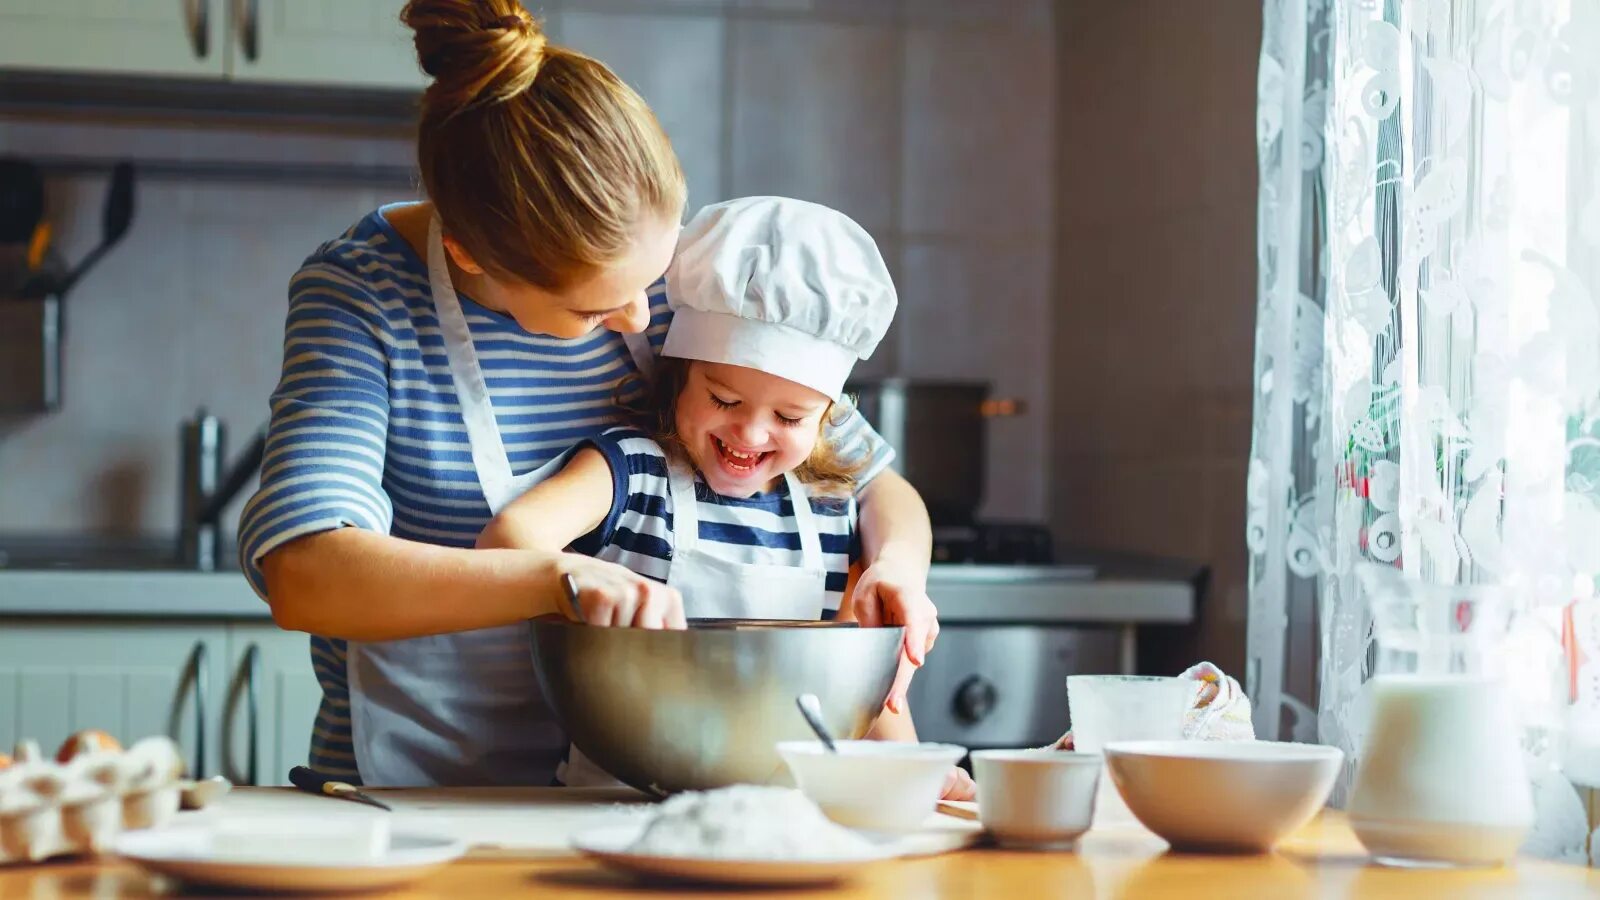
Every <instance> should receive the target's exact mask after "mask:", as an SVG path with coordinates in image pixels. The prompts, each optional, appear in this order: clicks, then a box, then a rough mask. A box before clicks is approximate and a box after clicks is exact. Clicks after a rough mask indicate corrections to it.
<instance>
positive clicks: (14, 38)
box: [0, 0, 230, 78]
mask: <svg viewBox="0 0 1600 900" xmlns="http://www.w3.org/2000/svg"><path fill="white" fill-rule="evenodd" d="M228 5H230V4H228V3H226V2H225V0H187V2H185V0H76V2H71V3H63V2H61V0H7V2H6V3H4V4H0V67H3V68H8V69H55V70H71V71H77V72H117V73H125V74H134V75H166V76H193V77H207V78H220V77H222V75H223V73H224V64H225V60H224V57H225V53H224V47H223V39H224V35H225V30H224V29H225V27H226V22H225V18H226V15H227V14H226V11H225V7H226V6H228Z"/></svg>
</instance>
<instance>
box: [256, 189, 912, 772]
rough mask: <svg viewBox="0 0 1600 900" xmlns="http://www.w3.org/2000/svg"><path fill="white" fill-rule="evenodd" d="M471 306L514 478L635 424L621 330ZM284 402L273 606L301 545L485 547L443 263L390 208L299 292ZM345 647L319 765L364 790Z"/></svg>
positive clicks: (656, 302) (327, 667)
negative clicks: (570, 327) (359, 533)
mask: <svg viewBox="0 0 1600 900" xmlns="http://www.w3.org/2000/svg"><path fill="white" fill-rule="evenodd" d="M649 295H650V326H649V329H648V331H647V335H648V337H649V340H650V344H651V346H652V347H653V348H655V349H656V350H657V351H658V352H659V350H660V347H661V343H662V341H663V340H665V336H666V330H667V324H668V322H669V321H670V320H671V312H670V311H669V310H668V308H667V303H666V296H665V286H664V284H662V283H657V284H656V285H655V286H653V287H652V288H651V289H650V291H649ZM461 305H462V308H463V311H464V312H465V314H466V318H467V325H468V329H469V330H470V332H471V334H472V341H473V346H474V348H475V349H476V351H477V354H478V358H479V361H480V365H481V366H482V368H483V370H484V378H485V380H486V381H487V383H488V386H489V392H490V399H491V404H492V406H493V408H494V414H495V419H496V421H497V422H498V424H499V426H500V434H501V440H502V441H503V442H504V443H505V448H506V454H507V456H508V457H509V458H510V461H511V468H512V471H513V473H514V474H519V475H520V474H523V473H526V472H529V471H532V470H533V469H535V468H537V467H539V466H541V465H543V464H544V463H546V462H548V461H550V460H551V459H554V458H555V457H556V456H557V455H559V454H560V453H561V452H562V451H564V450H566V449H567V448H569V447H571V446H572V445H573V444H575V443H577V442H578V441H581V440H584V439H586V438H591V437H594V436H595V435H598V434H600V433H601V432H603V431H605V430H606V429H608V428H610V427H612V426H614V425H616V424H617V423H618V422H619V421H620V419H621V415H620V413H619V411H618V410H617V408H616V404H615V397H614V394H615V391H616V388H617V385H618V383H619V382H620V381H622V379H623V378H624V377H626V376H628V375H631V374H634V373H635V371H636V369H635V367H634V364H633V361H632V358H631V357H630V356H629V354H628V351H627V347H626V345H625V344H624V342H623V340H622V337H621V336H620V335H618V334H616V333H614V332H611V331H607V330H605V329H597V330H595V331H593V332H591V333H590V334H588V335H585V336H584V337H581V338H574V339H571V340H567V339H561V338H554V337H548V336H544V335H536V334H529V333H528V332H526V331H524V330H522V328H520V327H519V326H518V325H517V324H516V322H515V321H513V320H512V319H511V318H510V317H509V316H505V315H503V314H501V313H497V312H495V311H493V310H490V309H487V308H485V307H483V306H480V305H478V304H477V303H474V302H473V301H472V300H471V298H469V297H466V296H462V297H461ZM271 404H272V419H271V423H270V425H269V426H268V434H267V447H266V455H265V458H264V459H263V460H262V466H261V487H260V489H259V490H258V491H257V492H256V494H255V496H254V497H252V498H251V499H250V501H249V503H248V504H247V505H246V507H245V510H244V513H243V515H242V516H241V518H240V522H239V545H240V550H239V553H240V558H241V562H242V564H243V566H244V571H245V574H246V576H247V577H248V578H249V580H250V584H251V586H252V587H253V588H254V589H255V590H256V592H257V593H258V594H260V595H261V596H262V597H265V596H266V585H265V583H264V581H263V579H262V575H261V569H260V565H259V563H260V560H261V558H262V557H263V556H264V555H266V554H267V553H269V552H271V551H272V550H273V549H274V548H276V547H279V546H281V545H282V544H283V543H285V542H287V541H290V540H293V539H295V538H297V537H302V536H304V535H308V534H312V533H315V532H319V531H327V530H330V529H334V528H341V527H346V526H354V527H357V528H366V529H370V530H372V531H376V532H378V533H381V534H392V535H394V536H396V537H402V538H407V539H410V540H415V541H422V542H426V543H430V544H438V545H443V546H449V547H471V546H473V543H474V541H475V540H476V539H477V536H478V533H479V532H481V531H482V530H483V528H484V526H485V525H487V524H488V522H489V519H490V518H491V517H490V513H489V507H488V504H487V502H486V501H485V500H484V497H483V490H482V488H481V487H480V486H479V484H478V477H477V473H476V471H475V470H474V469H473V465H472V452H471V448H470V447H469V445H468V443H467V432H466V426H465V425H463V424H462V419H461V410H460V407H459V405H458V403H457V399H456V391H455V384H454V382H453V381H452V379H451V376H450V367H449V362H448V360H447V359H446V358H445V351H444V341H443V338H442V337H441V335H440V331H439V322H438V319H437V318H436V317H435V315H434V307H433V298H432V294H431V291H430V290H429V287H428V269H427V265H426V264H425V263H424V262H423V260H422V259H421V258H420V257H419V256H418V255H417V254H416V252H415V251H414V250H412V248H411V246H410V245H409V244H408V243H406V241H405V239H404V238H402V237H401V236H400V235H399V234H398V233H397V232H396V231H395V230H394V229H393V228H392V227H391V226H390V225H389V223H388V222H387V221H386V220H385V219H384V217H383V210H378V211H375V212H373V213H371V214H369V215H367V216H366V217H364V218H362V219H361V221H359V222H357V223H356V224H355V225H354V226H352V227H351V228H350V229H349V230H348V231H346V232H345V233H344V234H343V235H341V236H340V237H339V238H337V239H335V240H333V241H330V242H328V243H326V244H324V245H322V246H321V247H320V248H318V249H317V251H316V252H315V253H313V254H312V255H311V256H310V257H308V258H307V259H306V261H305V263H304V265H303V266H302V267H301V269H300V271H299V272H297V273H295V276H294V278H293V280H291V281H290V283H289V310H288V317H287V321H286V324H285V327H284V354H283V373H282V376H281V378H280V380H279V382H278V386H277V388H276V389H275V390H274V391H273V394H272V399H271ZM834 434H835V439H836V440H838V441H839V443H840V445H841V450H842V452H843V453H845V454H847V455H860V456H866V457H869V458H870V462H869V464H868V467H867V474H868V476H869V477H870V475H872V474H875V473H877V472H879V471H882V469H883V468H884V467H885V466H886V465H887V464H888V461H889V459H890V458H891V457H892V455H893V454H892V451H890V450H889V448H888V447H887V446H886V445H885V444H884V443H883V441H882V439H881V438H879V437H878V436H877V434H876V433H874V432H873V431H872V429H871V428H870V427H868V426H867V425H866V423H865V422H864V421H863V420H862V419H861V418H860V417H859V416H852V417H851V418H850V419H849V420H848V421H846V422H845V423H843V424H842V425H841V426H840V427H839V429H838V430H836V431H835V432H834ZM345 650H346V647H345V642H344V641H340V640H333V639H329V638H324V637H319V636H313V637H312V638H311V663H312V667H313V669H314V671H315V672H316V675H317V679H318V681H319V682H321V684H322V690H323V700H322V706H321V709H320V710H319V712H318V716H317V722H316V725H315V727H314V729H313V734H312V739H311V765H312V767H313V768H316V769H318V770H320V771H323V772H327V773H330V774H336V775H340V776H342V777H344V778H347V779H355V778H357V777H358V775H357V771H356V763H355V751H354V747H353V745H352V742H351V735H350V698H349V688H348V682H347V676H346V666H345ZM530 689H534V688H530Z"/></svg>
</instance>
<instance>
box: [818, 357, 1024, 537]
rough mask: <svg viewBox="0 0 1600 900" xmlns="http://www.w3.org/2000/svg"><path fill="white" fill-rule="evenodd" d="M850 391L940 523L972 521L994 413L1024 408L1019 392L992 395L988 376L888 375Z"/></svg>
mask: <svg viewBox="0 0 1600 900" xmlns="http://www.w3.org/2000/svg"><path fill="white" fill-rule="evenodd" d="M845 392H846V393H847V394H850V395H852V396H853V397H854V398H855V402H856V407H857V408H858V409H859V410H860V411H861V414H862V415H863V416H865V417H866V420H867V421H868V422H870V423H871V424H872V427H873V428H875V429H876V430H877V432H878V434H880V435H882V436H883V439H884V440H885V441H888V442H889V446H891V447H893V448H895V450H896V451H897V455H896V459H895V463H894V468H895V470H896V471H898V472H899V473H900V474H902V475H904V476H905V477H906V480H907V481H910V482H911V483H912V484H913V485H915V486H916V488H917V490H918V491H919V492H921V494H922V499H923V501H924V502H926V503H927V504H928V515H929V516H930V517H931V518H932V519H933V524H934V525H966V524H970V523H971V522H972V521H973V520H974V519H975V518H977V514H978V507H979V506H980V505H982V503H983V487H984V477H985V473H986V471H987V469H986V463H985V454H986V452H987V447H986V444H987V435H986V429H987V423H986V420H987V419H990V418H994V417H996V416H1013V415H1017V414H1019V413H1021V412H1022V403H1021V401H1018V400H993V399H990V397H989V393H990V386H989V383H988V382H985V381H922V380H917V379H910V378H884V379H878V380H871V381H853V382H851V383H849V384H847V385H845Z"/></svg>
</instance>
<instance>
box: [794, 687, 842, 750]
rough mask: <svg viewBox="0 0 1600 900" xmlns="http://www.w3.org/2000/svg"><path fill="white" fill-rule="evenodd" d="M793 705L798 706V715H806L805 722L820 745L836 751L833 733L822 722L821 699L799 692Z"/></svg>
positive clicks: (814, 695)
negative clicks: (819, 741)
mask: <svg viewBox="0 0 1600 900" xmlns="http://www.w3.org/2000/svg"><path fill="white" fill-rule="evenodd" d="M794 705H795V706H798V707H800V715H802V716H805V717H806V724H807V725H810V726H811V730H812V731H815V732H816V733H817V737H818V738H819V739H821V741H822V745H823V746H824V747H827V748H828V752H830V753H838V752H839V748H838V747H837V746H835V745H834V743H833V735H831V734H829V733H828V726H826V725H824V724H822V701H820V700H818V699H817V695H816V694H801V695H800V696H798V697H796V698H794Z"/></svg>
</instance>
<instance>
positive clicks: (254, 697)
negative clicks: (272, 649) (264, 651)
mask: <svg viewBox="0 0 1600 900" xmlns="http://www.w3.org/2000/svg"><path fill="white" fill-rule="evenodd" d="M260 680H261V647H260V645H259V644H256V643H255V642H251V643H250V645H249V646H247V647H245V650H244V656H243V657H242V658H241V659H240V660H239V669H238V671H237V672H235V673H234V676H233V684H232V686H231V687H229V689H228V699H227V701H226V702H225V704H224V708H223V711H222V765H223V768H224V769H225V770H226V771H225V772H224V773H223V774H225V775H227V776H228V778H230V779H232V780H233V781H235V782H238V783H241V784H248V785H252V786H253V785H258V784H260V783H261V781H260V777H261V741H260V738H261V705H260V703H259V701H258V688H257V685H258V684H259V683H260ZM240 694H243V695H244V701H245V707H244V715H245V728H246V734H247V737H246V738H245V740H246V744H245V771H244V777H243V778H240V777H239V770H238V769H236V768H234V766H233V714H234V711H235V710H237V709H238V707H239V695H240Z"/></svg>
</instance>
